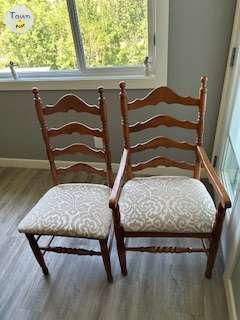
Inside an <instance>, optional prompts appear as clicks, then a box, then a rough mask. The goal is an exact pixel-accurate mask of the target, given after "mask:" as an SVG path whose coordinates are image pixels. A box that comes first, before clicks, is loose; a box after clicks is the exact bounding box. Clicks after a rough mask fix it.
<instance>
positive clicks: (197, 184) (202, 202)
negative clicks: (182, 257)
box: [109, 77, 231, 278]
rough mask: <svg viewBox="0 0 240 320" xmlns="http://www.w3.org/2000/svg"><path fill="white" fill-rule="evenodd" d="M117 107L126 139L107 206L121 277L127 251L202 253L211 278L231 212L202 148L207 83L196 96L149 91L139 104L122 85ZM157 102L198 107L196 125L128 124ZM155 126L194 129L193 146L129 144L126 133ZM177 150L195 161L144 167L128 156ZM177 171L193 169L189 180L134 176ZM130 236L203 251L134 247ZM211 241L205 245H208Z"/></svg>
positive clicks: (161, 118)
mask: <svg viewBox="0 0 240 320" xmlns="http://www.w3.org/2000/svg"><path fill="white" fill-rule="evenodd" d="M120 88H121V91H120V104H121V113H122V127H123V136H124V151H123V154H122V158H121V162H120V167H119V171H118V174H117V177H116V179H115V183H114V186H113V189H112V193H111V197H110V202H109V206H110V208H111V209H112V210H113V219H114V229H115V234H116V240H117V249H118V256H119V262H120V266H121V270H122V274H123V275H126V274H127V265H126V252H127V251H134V252H149V253H192V252H205V253H206V254H207V256H208V258H207V267H206V272H205V275H206V277H207V278H211V275H212V269H213V266H214V262H215V258H216V254H217V250H218V245H219V240H220V236H221V232H222V225H223V221H224V216H225V211H226V209H227V208H230V206H231V202H230V199H229V197H228V195H227V193H226V191H225V189H224V186H223V185H222V183H221V181H220V180H219V178H218V176H217V174H216V173H215V170H214V168H213V166H212V164H211V163H210V161H209V159H208V157H207V154H206V152H205V151H204V148H203V130H204V116H205V109H206V98H207V78H206V77H202V79H201V87H200V92H199V97H197V98H192V97H181V96H179V95H177V94H176V93H175V92H173V91H172V90H171V89H169V88H168V87H159V88H156V89H154V90H152V91H151V92H150V93H149V94H148V95H147V96H145V97H144V98H142V99H135V100H133V101H129V100H128V96H127V92H126V84H125V83H124V82H121V83H120ZM160 102H165V103H167V104H178V105H183V106H187V107H188V108H189V107H192V106H195V107H198V117H197V120H196V121H188V120H179V119H176V118H174V117H171V116H169V115H166V114H160V115H158V116H155V117H152V118H150V119H148V120H146V121H144V122H137V123H134V124H131V125H130V124H129V120H128V113H129V112H130V111H132V110H138V109H139V108H142V107H145V106H148V105H152V106H154V105H157V104H158V103H160ZM158 126H167V127H169V128H172V127H180V128H184V129H189V130H195V132H196V137H197V138H196V142H195V143H188V142H186V141H177V140H174V139H170V138H167V137H163V136H159V137H156V138H154V139H151V140H149V141H147V142H144V143H139V144H136V145H132V144H131V140H130V134H131V133H133V132H134V133H136V132H139V131H141V130H144V129H147V128H156V127H158ZM159 147H162V148H176V149H180V150H183V151H184V150H190V151H192V152H194V154H195V162H194V163H189V162H185V161H177V160H175V159H172V158H168V157H163V156H158V157H155V158H152V159H150V160H148V161H145V162H140V163H137V164H134V163H132V154H133V153H135V152H140V151H144V150H146V149H156V148H159ZM160 165H161V166H165V167H177V168H181V169H185V170H191V171H192V172H193V177H192V178H191V177H189V176H188V175H187V176H152V177H135V178H134V176H133V173H134V172H136V171H138V170H143V169H146V168H149V167H157V166H160ZM202 167H203V168H204V169H205V171H206V174H207V176H208V178H209V181H210V182H211V184H212V186H213V188H214V192H215V194H216V197H217V198H218V199H217V209H216V207H215V204H214V202H213V200H212V197H211V196H210V194H209V193H208V191H207V189H206V188H205V186H204V184H203V183H202V182H201V181H200V177H201V168H202ZM134 237H169V238H198V239H201V240H202V245H203V246H202V247H200V248H192V247H173V246H170V247H165V246H164V247H163V246H148V247H136V246H135V247H133V246H131V247H130V246H127V244H126V242H127V241H125V239H127V238H134ZM206 240H209V244H206Z"/></svg>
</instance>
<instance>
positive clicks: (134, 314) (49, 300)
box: [0, 168, 228, 320]
mask: <svg viewBox="0 0 240 320" xmlns="http://www.w3.org/2000/svg"><path fill="white" fill-rule="evenodd" d="M80 178H81V179H80V180H82V181H94V182H96V183H98V182H100V180H96V179H95V180H93V177H91V176H89V175H84V176H83V175H82V176H81V177H80ZM50 185H51V179H50V177H49V172H48V171H47V170H33V169H20V168H19V169H12V168H0V319H1V320H15V319H16V320H35V319H38V320H55V319H57V320H62V319H67V320H72V319H74V320H75V319H83V320H85V319H87V320H95V319H100V320H122V319H123V320H125V319H131V320H141V319H144V320H155V319H156V320H158V319H160V320H175V319H177V320H190V319H194V320H213V319H214V320H216V319H218V320H227V319H228V314H227V306H226V301H225V294H224V288H223V283H222V264H221V259H220V258H219V257H218V259H217V265H216V267H215V269H214V272H213V278H212V280H207V279H206V278H205V277H204V271H205V264H206V257H205V255H204V254H179V255H177V254H175V255H170V254H168V255H164V254H162V255H153V254H147V253H145V254H144V253H128V256H127V263H128V276H127V277H122V275H121V273H120V268H119V263H118V260H117V255H116V248H115V244H114V246H113V251H112V256H111V261H112V270H113V276H114V282H113V284H109V283H108V282H107V279H106V274H105V270H104V267H103V264H102V260H101V257H89V256H86V257H83V256H82V257H79V256H72V255H63V254H61V255H60V254H55V253H48V254H46V256H45V257H46V263H47V265H48V268H49V271H50V276H49V277H45V276H44V275H43V274H42V272H41V270H40V268H39V266H38V264H37V262H36V260H35V258H34V256H33V254H32V252H31V251H30V247H29V245H28V243H27V241H26V240H25V237H24V236H23V235H22V234H19V233H18V231H17V225H18V223H19V222H20V220H21V219H22V218H23V217H24V216H25V214H26V213H27V212H28V210H29V209H30V208H31V207H32V206H33V205H34V204H35V203H36V202H37V200H38V199H39V198H40V197H41V195H42V194H43V193H44V192H45V191H46V190H47V189H48V188H49V186H50ZM54 241H55V243H59V242H61V243H63V242H64V243H66V244H67V245H71V246H79V243H80V245H83V246H85V244H86V245H87V246H88V247H90V245H92V248H94V247H95V246H96V245H97V246H98V243H97V242H96V243H95V242H92V241H91V242H90V241H85V242H84V241H82V240H76V239H56V240H54ZM134 241H138V242H140V240H134ZM147 241H149V243H150V242H151V245H152V244H153V240H146V242H147ZM161 241H162V243H166V241H167V240H161ZM182 241H183V240H181V242H182ZM196 241H197V240H196ZM155 243H157V242H155ZM158 243H159V241H158ZM170 243H172V244H173V245H179V244H180V241H174V240H172V241H168V243H167V244H170ZM149 270H151V274H148V271H149Z"/></svg>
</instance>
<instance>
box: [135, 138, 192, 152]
mask: <svg viewBox="0 0 240 320" xmlns="http://www.w3.org/2000/svg"><path fill="white" fill-rule="evenodd" d="M159 147H165V148H177V149H183V150H192V151H195V150H196V145H195V144H191V143H188V142H185V141H176V140H173V139H169V138H166V137H157V138H153V139H151V140H148V141H146V142H143V143H139V144H136V145H135V146H132V147H130V151H131V152H140V151H143V150H146V149H156V148H159Z"/></svg>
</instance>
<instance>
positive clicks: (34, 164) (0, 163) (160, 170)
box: [0, 158, 192, 176]
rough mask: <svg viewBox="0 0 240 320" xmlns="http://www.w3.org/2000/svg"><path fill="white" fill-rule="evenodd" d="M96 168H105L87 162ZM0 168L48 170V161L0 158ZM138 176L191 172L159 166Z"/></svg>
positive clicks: (102, 165)
mask: <svg viewBox="0 0 240 320" xmlns="http://www.w3.org/2000/svg"><path fill="white" fill-rule="evenodd" d="M74 163H76V162H73V161H61V160H58V161H56V165H57V166H58V167H65V166H69V165H72V164H74ZM88 164H91V165H93V166H95V167H98V168H105V163H104V162H91V163H90V162H88ZM0 167H11V168H32V169H49V162H48V160H40V159H17V158H0ZM118 167H119V164H118V163H112V168H113V171H114V172H115V173H116V172H117V170H118ZM138 174H139V175H165V176H178V175H184V176H191V175H192V172H191V171H189V170H183V169H179V168H174V167H163V166H159V167H157V168H147V169H145V170H142V171H141V172H139V173H138Z"/></svg>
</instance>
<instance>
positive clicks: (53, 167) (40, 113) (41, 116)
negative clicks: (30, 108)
mask: <svg viewBox="0 0 240 320" xmlns="http://www.w3.org/2000/svg"><path fill="white" fill-rule="evenodd" d="M32 92H33V100H34V103H35V108H36V111H37V116H38V120H39V122H40V125H41V131H42V136H43V140H44V141H45V145H46V152H47V156H48V160H49V163H50V169H51V174H52V179H53V183H54V184H55V185H56V184H58V175H57V169H56V165H55V162H54V158H53V155H52V151H51V146H50V141H49V136H48V128H47V125H46V122H45V119H44V114H43V110H42V102H41V98H40V96H39V90H38V89H37V88H33V89H32Z"/></svg>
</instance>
